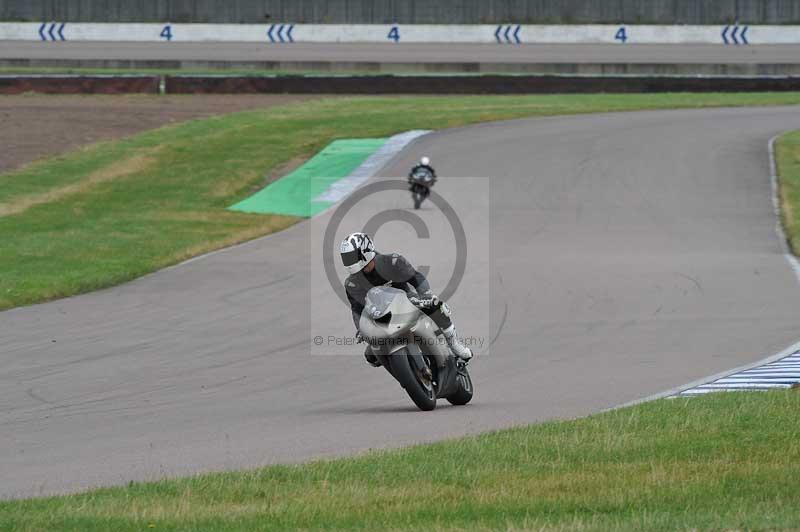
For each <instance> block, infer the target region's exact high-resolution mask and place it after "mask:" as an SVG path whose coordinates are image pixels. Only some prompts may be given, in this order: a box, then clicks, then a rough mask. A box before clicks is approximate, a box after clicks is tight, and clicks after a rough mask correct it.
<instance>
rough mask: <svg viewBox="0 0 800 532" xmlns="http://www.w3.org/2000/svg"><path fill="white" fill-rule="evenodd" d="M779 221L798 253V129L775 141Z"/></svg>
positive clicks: (792, 248) (799, 251)
mask: <svg viewBox="0 0 800 532" xmlns="http://www.w3.org/2000/svg"><path fill="white" fill-rule="evenodd" d="M775 163H776V167H777V172H778V197H779V200H780V207H781V209H780V210H781V222H782V223H783V230H784V233H785V234H786V239H787V240H788V242H789V248H790V249H791V250H792V253H794V254H795V255H798V253H800V130H798V131H792V132H791V133H786V134H784V135H781V136H780V137H778V140H777V141H776V143H775Z"/></svg>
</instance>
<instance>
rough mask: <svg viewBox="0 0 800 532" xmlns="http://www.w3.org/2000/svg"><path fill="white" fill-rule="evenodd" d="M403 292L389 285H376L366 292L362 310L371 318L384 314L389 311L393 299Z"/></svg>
mask: <svg viewBox="0 0 800 532" xmlns="http://www.w3.org/2000/svg"><path fill="white" fill-rule="evenodd" d="M403 293H404V292H403V291H402V290H399V289H397V288H392V287H389V286H376V287H374V288H370V290H369V292H367V300H366V305H364V312H366V313H367V315H368V316H369V317H370V318H372V319H373V320H375V319H378V318H380V317H382V316H385V315H386V314H387V313H388V312H389V307H391V306H392V302H393V301H394V299H395V298H396V297H397V296H398V295H400V294H403Z"/></svg>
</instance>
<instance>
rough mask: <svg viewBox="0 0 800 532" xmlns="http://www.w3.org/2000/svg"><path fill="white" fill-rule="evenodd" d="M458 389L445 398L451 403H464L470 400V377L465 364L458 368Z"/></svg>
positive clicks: (458, 404)
mask: <svg viewBox="0 0 800 532" xmlns="http://www.w3.org/2000/svg"><path fill="white" fill-rule="evenodd" d="M456 381H458V390H456V391H455V392H453V393H451V394H450V395H448V396H447V400H448V401H449V402H450V404H451V405H456V406H460V405H465V404H467V403H469V402H470V401H471V400H472V377H470V376H469V371H467V368H466V366H465V367H463V368H459V370H458V376H457V377H456Z"/></svg>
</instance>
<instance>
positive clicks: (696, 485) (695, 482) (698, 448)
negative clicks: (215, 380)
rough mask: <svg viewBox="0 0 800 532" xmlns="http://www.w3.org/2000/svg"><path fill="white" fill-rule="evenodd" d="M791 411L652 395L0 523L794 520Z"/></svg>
mask: <svg viewBox="0 0 800 532" xmlns="http://www.w3.org/2000/svg"><path fill="white" fill-rule="evenodd" d="M466 408H469V407H466ZM798 412H800V392H797V391H777V392H768V393H727V394H726V393H723V394H714V395H711V396H705V397H699V398H693V399H672V400H660V401H655V402H650V403H646V404H642V405H638V406H634V407H629V408H625V409H621V410H616V411H612V412H606V413H603V414H598V415H594V416H591V417H588V418H583V419H578V420H573V421H560V422H550V423H544V424H540V425H533V426H529V427H524V428H518V429H512V430H506V431H500V432H494V433H489V434H484V435H481V436H476V437H469V438H464V439H459V440H452V441H444V442H441V443H436V444H432V445H422V446H415V447H410V448H405V449H400V450H395V451H382V452H379V451H376V452H371V453H368V454H365V455H362V456H360V457H356V458H348V459H339V460H331V461H319V462H312V463H309V464H304V465H297V466H275V467H267V468H263V469H258V470H254V471H247V472H237V473H217V474H207V475H202V476H197V477H192V478H186V479H179V480H167V481H161V482H156V483H134V484H130V485H128V486H125V487H118V488H107V489H101V490H96V491H91V492H88V493H83V494H78V495H71V496H65V497H54V498H44V499H33V500H25V501H8V502H0V529H2V530H8V531H16V530H19V531H32V530H76V531H77V530H81V531H92V530H116V531H124V530H147V529H154V530H215V531H235V530H286V529H297V528H300V529H317V528H329V529H361V530H386V529H409V530H457V529H464V528H470V529H503V530H519V529H553V530H558V529H560V530H563V529H570V530H616V529H625V530H630V529H637V530H670V531H671V530H685V529H715V530H719V529H762V530H763V529H790V528H791V529H796V528H797V527H798V526H800V424H798ZM420 415H426V414H420Z"/></svg>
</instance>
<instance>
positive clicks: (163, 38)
mask: <svg viewBox="0 0 800 532" xmlns="http://www.w3.org/2000/svg"><path fill="white" fill-rule="evenodd" d="M3 40H22V41H41V42H42V43H43V44H44V43H48V45H49V46H57V45H58V44H59V43H62V42H65V41H104V42H105V41H109V42H128V41H130V42H163V43H165V44H168V43H172V42H258V43H266V44H271V45H275V46H291V45H292V44H294V43H393V44H397V45H398V46H402V45H403V44H405V43H442V44H447V43H454V44H455V43H486V44H497V45H502V46H513V45H519V44H602V43H605V44H618V45H625V44H726V45H732V46H737V45H747V44H795V43H800V27H799V26H756V25H747V24H723V25H717V26H652V25H633V24H594V25H522V24H499V25H494V24H492V25H485V24H484V25H441V24H439V25H419V24H417V25H403V24H352V25H344V24H299V23H293V22H288V21H287V22H274V23H270V24H173V23H165V24H145V23H132V24H103V23H72V22H65V21H64V20H55V21H43V22H38V23H0V41H3Z"/></svg>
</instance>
